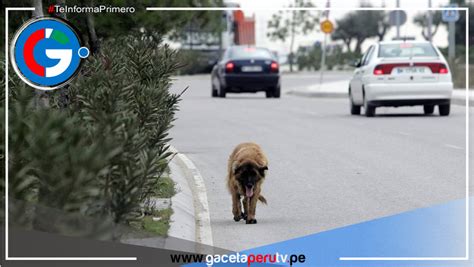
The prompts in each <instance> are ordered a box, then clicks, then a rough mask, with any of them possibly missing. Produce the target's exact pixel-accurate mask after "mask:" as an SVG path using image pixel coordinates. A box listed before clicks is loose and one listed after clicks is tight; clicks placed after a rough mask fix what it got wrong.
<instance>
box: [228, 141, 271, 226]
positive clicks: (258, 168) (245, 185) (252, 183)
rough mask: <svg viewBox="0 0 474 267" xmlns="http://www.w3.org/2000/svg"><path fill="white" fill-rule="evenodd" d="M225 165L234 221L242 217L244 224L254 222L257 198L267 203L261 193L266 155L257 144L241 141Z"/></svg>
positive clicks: (266, 163) (255, 220)
mask: <svg viewBox="0 0 474 267" xmlns="http://www.w3.org/2000/svg"><path fill="white" fill-rule="evenodd" d="M227 167H228V176H227V186H228V188H229V192H230V194H231V195H232V214H233V215H234V221H236V222H238V221H240V220H241V219H244V220H245V221H246V224H256V223H257V219H255V211H256V208H257V200H259V201H261V202H262V203H264V204H267V200H266V199H265V197H263V196H262V195H261V189H262V183H263V181H264V180H265V176H266V172H267V170H268V160H267V157H266V156H265V154H264V153H263V150H262V148H261V147H260V146H259V145H257V144H255V143H242V144H239V145H238V146H237V147H235V149H234V151H233V152H232V154H231V155H230V157H229V162H228V166H227ZM241 197H243V201H242V203H241ZM242 204H243V206H244V211H243V212H242Z"/></svg>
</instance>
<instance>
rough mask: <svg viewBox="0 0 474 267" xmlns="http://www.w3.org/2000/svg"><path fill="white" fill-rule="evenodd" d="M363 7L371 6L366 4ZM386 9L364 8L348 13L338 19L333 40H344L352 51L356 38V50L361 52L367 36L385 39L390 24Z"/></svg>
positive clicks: (349, 50)
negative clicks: (387, 19)
mask: <svg viewBox="0 0 474 267" xmlns="http://www.w3.org/2000/svg"><path fill="white" fill-rule="evenodd" d="M363 7H370V6H369V5H365V6H363ZM385 17H386V15H385V12H384V11H374V10H362V11H353V12H349V13H347V15H345V16H344V17H343V18H341V19H339V20H336V30H335V31H334V33H333V34H332V36H331V37H332V39H333V40H342V41H343V42H344V44H345V45H346V47H347V50H348V52H352V49H351V44H352V41H353V40H355V42H356V45H355V49H354V51H355V52H356V53H360V52H361V47H362V44H363V43H364V41H365V40H366V39H367V38H371V37H378V39H379V40H383V38H384V37H385V33H386V32H387V30H388V28H389V27H390V25H389V24H388V23H387V21H386V18H385Z"/></svg>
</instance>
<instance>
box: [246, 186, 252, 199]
mask: <svg viewBox="0 0 474 267" xmlns="http://www.w3.org/2000/svg"><path fill="white" fill-rule="evenodd" d="M245 195H247V197H252V196H253V186H252V187H247V186H246V187H245Z"/></svg>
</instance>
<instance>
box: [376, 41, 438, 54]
mask: <svg viewBox="0 0 474 267" xmlns="http://www.w3.org/2000/svg"><path fill="white" fill-rule="evenodd" d="M437 56H438V54H437V53H436V50H435V49H434V47H433V45H431V44H430V43H399V44H381V45H380V49H379V57H437Z"/></svg>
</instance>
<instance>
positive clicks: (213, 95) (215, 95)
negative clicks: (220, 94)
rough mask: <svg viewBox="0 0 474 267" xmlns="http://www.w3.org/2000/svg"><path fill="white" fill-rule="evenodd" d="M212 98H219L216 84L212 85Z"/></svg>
mask: <svg viewBox="0 0 474 267" xmlns="http://www.w3.org/2000/svg"><path fill="white" fill-rule="evenodd" d="M211 96H212V97H217V89H216V87H215V86H214V84H212V89H211Z"/></svg>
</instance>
